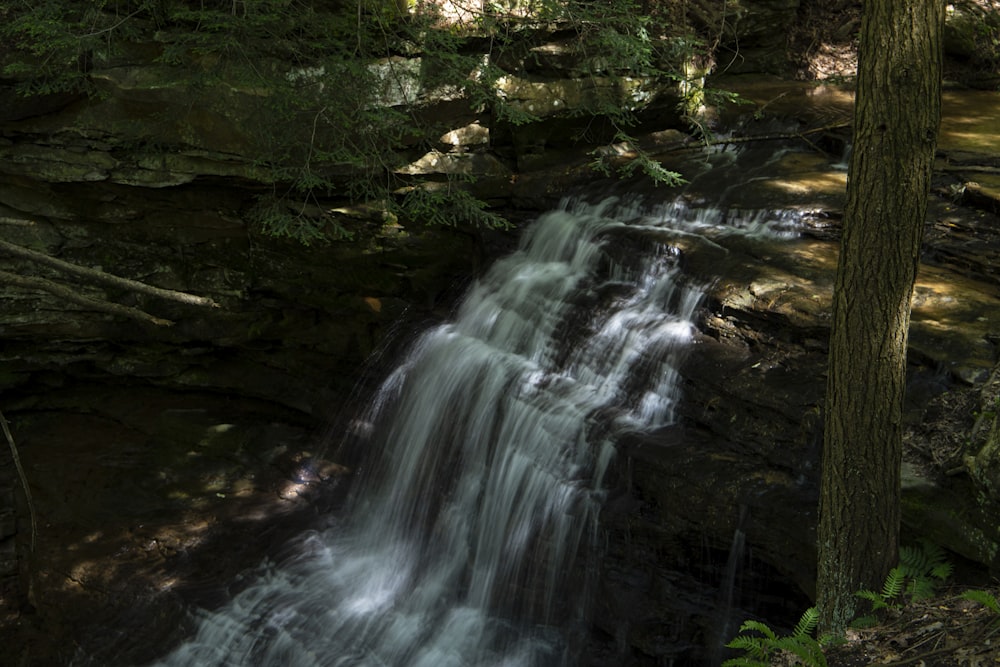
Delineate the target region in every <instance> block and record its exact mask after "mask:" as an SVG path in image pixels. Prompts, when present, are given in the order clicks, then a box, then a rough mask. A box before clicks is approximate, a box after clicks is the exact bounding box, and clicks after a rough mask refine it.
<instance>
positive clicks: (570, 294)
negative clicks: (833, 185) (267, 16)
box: [158, 200, 753, 667]
mask: <svg viewBox="0 0 1000 667" xmlns="http://www.w3.org/2000/svg"><path fill="white" fill-rule="evenodd" d="M736 217H737V218H739V216H736ZM678 220H679V221H680V222H679V223H678V224H680V225H681V228H682V230H683V229H684V228H687V229H689V230H690V231H686V232H685V231H681V232H680V233H682V234H691V233H696V234H697V233H701V232H702V231H703V228H704V227H706V226H712V225H713V224H717V223H718V221H717V220H716V221H708V220H706V219H705V218H704V216H702V215H701V214H698V215H692V214H686V213H685V212H684V209H683V206H681V207H680V208H676V207H675V209H672V210H671V211H660V212H659V213H657V214H655V215H650V214H649V213H648V212H646V213H642V212H641V211H639V209H638V208H636V207H630V206H624V205H621V204H620V203H618V202H616V201H613V200H608V201H605V202H604V203H602V204H600V205H598V206H592V205H588V204H584V203H580V202H570V203H566V204H564V206H563V207H562V208H561V209H559V210H556V211H553V212H551V213H548V214H546V215H544V216H542V217H541V218H540V219H539V220H538V222H536V223H535V224H534V225H533V226H532V227H531V228H530V229H529V230H528V232H527V233H526V235H525V237H524V239H523V241H522V244H521V248H520V249H519V250H518V251H517V252H515V253H513V254H512V255H511V256H509V257H507V258H506V259H503V260H500V261H499V262H497V263H496V264H495V266H494V267H493V268H492V269H491V270H490V271H489V272H488V274H487V275H486V276H485V277H484V278H483V279H481V280H480V281H479V282H478V283H477V284H476V285H475V286H474V288H473V289H472V290H471V291H470V293H469V294H468V296H467V297H466V298H465V300H464V302H463V303H462V305H461V307H460V309H459V311H458V313H457V316H456V317H455V319H454V320H453V321H452V322H449V323H446V324H443V325H441V326H438V327H437V328H434V329H433V330H431V331H429V332H427V333H426V334H424V335H423V336H422V337H421V338H420V339H419V340H418V341H417V342H416V343H415V345H414V346H413V349H412V350H411V351H410V353H409V355H408V356H407V358H406V359H405V361H404V362H403V363H402V364H401V365H400V366H399V367H398V368H397V369H396V370H395V371H394V372H393V373H392V374H391V375H390V376H389V378H388V379H387V380H386V381H385V383H384V385H383V386H382V388H381V390H380V391H379V393H378V395H377V396H376V398H375V400H374V401H373V402H372V407H371V408H370V410H369V412H368V414H366V415H364V416H363V418H361V419H359V420H358V421H357V422H356V423H355V431H356V434H355V436H354V438H355V439H357V440H359V441H360V443H361V444H362V445H363V447H364V448H365V450H366V454H365V456H364V457H363V460H364V463H363V464H362V465H361V466H360V469H359V471H358V479H356V480H355V482H354V484H355V486H354V488H353V490H352V500H351V501H350V503H349V504H348V507H347V508H346V511H345V513H344V516H345V517H346V518H345V519H343V520H342V521H338V522H335V523H334V524H333V525H331V526H330V527H328V528H326V529H325V530H322V531H315V532H312V533H310V534H308V535H304V536H303V537H302V538H301V539H300V540H299V542H298V543H297V544H296V545H295V547H294V553H295V555H294V556H293V557H291V558H290V559H288V560H287V561H286V562H283V563H281V564H280V565H279V566H275V567H272V568H269V569H267V570H266V571H264V572H263V573H262V574H261V576H260V577H259V579H258V580H257V581H256V582H255V583H253V584H251V585H250V586H249V587H248V588H246V589H245V590H244V591H242V592H241V593H239V594H238V595H237V596H236V597H235V598H233V599H232V600H231V601H230V602H229V603H228V604H226V605H225V606H224V607H222V608H221V609H219V610H217V611H214V612H212V613H210V614H206V615H205V616H204V617H203V618H202V619H200V622H199V626H198V630H197V632H196V634H195V636H194V637H193V638H191V639H189V640H188V641H187V642H186V643H184V644H183V645H182V646H180V647H179V648H177V649H175V651H174V652H173V653H172V654H171V655H170V656H168V657H167V658H165V659H164V660H163V661H161V662H160V663H158V664H160V665H165V666H166V665H199V666H202V665H241V666H247V665H256V666H278V665H280V666H282V667H292V666H315V665H338V666H340V665H361V666H365V667H368V666H392V667H401V666H404V665H405V666H407V667H411V666H414V667H445V666H448V665H455V666H460V665H461V666H480V665H498V666H500V665H504V666H507V665H509V666H515V665H517V666H522V665H523V666H528V665H538V666H542V665H544V666H546V667H549V666H552V665H559V664H563V665H574V664H577V662H578V653H579V651H580V650H581V647H582V646H583V642H584V641H585V638H586V637H585V635H586V626H587V602H588V597H589V591H588V587H589V584H590V583H591V580H592V578H593V577H592V575H593V572H594V569H595V568H594V563H593V561H592V556H593V554H594V553H595V550H596V543H597V540H596V537H597V533H596V528H597V518H598V513H599V510H600V507H601V503H602V499H603V484H602V482H603V479H604V477H605V473H606V471H607V469H608V466H609V463H610V461H611V459H612V456H613V453H614V449H615V442H616V440H617V438H618V437H619V436H620V435H621V434H622V433H624V432H627V431H635V430H644V429H652V428H656V427H659V426H663V425H666V424H670V423H672V421H673V419H674V405H675V403H676V401H677V399H678V384H679V382H678V375H677V365H678V361H679V358H680V356H681V355H683V353H684V350H685V348H686V347H687V346H688V345H689V343H690V342H691V340H692V335H693V333H694V328H693V325H692V323H691V322H692V317H693V314H694V312H695V309H696V308H697V306H698V304H699V302H700V299H701V297H702V292H701V290H700V289H699V288H698V287H697V286H694V285H691V284H689V283H686V282H685V281H684V280H683V278H682V275H681V273H680V271H679V268H678V264H679V261H678V252H677V251H676V250H675V249H674V248H672V247H671V246H669V245H667V244H665V243H663V242H662V238H663V237H664V236H665V234H664V225H665V224H674V222H676V221H678ZM740 220H742V218H740ZM737 222H739V221H737ZM750 222H752V221H750ZM743 223H746V224H743ZM743 223H739V224H737V227H740V226H741V225H742V226H743V227H747V228H752V227H753V225H752V224H750V223H749V222H747V221H746V220H743ZM671 233H673V234H676V233H678V232H671ZM657 239H661V240H659V241H658V240H657Z"/></svg>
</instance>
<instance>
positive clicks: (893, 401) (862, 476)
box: [817, 0, 944, 630]
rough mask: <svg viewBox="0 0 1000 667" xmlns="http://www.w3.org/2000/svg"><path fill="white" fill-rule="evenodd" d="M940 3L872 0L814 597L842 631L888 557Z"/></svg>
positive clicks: (838, 304)
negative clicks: (861, 591)
mask: <svg viewBox="0 0 1000 667" xmlns="http://www.w3.org/2000/svg"><path fill="white" fill-rule="evenodd" d="M943 7H944V6H943V4H942V3H941V2H940V0H869V2H867V3H866V5H865V15H864V19H863V21H862V28H861V52H860V54H859V67H858V90H857V99H856V103H855V104H856V107H855V120H854V152H853V155H852V157H851V162H850V171H849V176H848V187H847V208H846V211H845V220H844V236H843V241H842V245H841V255H840V261H839V265H838V270H837V282H836V287H835V296H834V304H833V330H832V333H831V339H830V361H829V363H830V367H829V375H828V383H827V397H826V415H825V439H824V451H823V473H822V483H821V491H820V523H819V533H818V539H819V544H818V549H819V572H818V580H817V590H818V596H819V600H818V602H819V607H820V612H821V615H822V618H823V623H824V624H825V625H826V626H827V627H828V628H830V629H834V630H836V629H839V628H842V627H844V625H845V624H846V623H847V622H849V621H850V620H851V618H852V616H853V614H854V607H855V603H856V601H857V598H856V597H855V596H854V592H855V591H857V590H858V589H861V588H874V589H876V590H877V589H879V588H880V586H881V582H882V579H883V578H884V577H885V575H886V573H887V572H888V570H889V568H891V567H892V566H893V565H894V564H895V562H896V560H897V548H898V539H899V525H900V497H899V489H900V464H901V458H902V429H901V421H902V417H901V410H902V401H903V395H904V390H905V363H906V344H907V331H908V327H909V320H910V299H911V296H912V293H913V285H914V280H915V277H916V271H917V264H918V261H919V252H920V244H921V240H922V236H923V228H924V221H925V216H926V210H927V196H928V191H929V186H930V176H931V167H932V161H933V159H934V149H935V144H936V139H937V130H938V124H939V119H940V87H941V84H940V82H941V37H940V35H941V25H942V22H943Z"/></svg>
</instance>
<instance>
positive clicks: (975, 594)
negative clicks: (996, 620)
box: [962, 590, 1000, 615]
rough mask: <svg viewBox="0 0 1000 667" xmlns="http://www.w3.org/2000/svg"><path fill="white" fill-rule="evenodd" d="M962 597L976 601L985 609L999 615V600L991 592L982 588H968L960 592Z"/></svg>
mask: <svg viewBox="0 0 1000 667" xmlns="http://www.w3.org/2000/svg"><path fill="white" fill-rule="evenodd" d="M962 597H963V598H965V599H966V600H971V601H973V602H978V603H979V604H981V605H983V606H984V607H986V608H987V609H990V610H992V611H993V613H995V614H998V615H1000V601H998V600H997V597H996V596H995V595H993V594H992V593H988V592H986V591H982V590H968V591H965V592H964V593H962Z"/></svg>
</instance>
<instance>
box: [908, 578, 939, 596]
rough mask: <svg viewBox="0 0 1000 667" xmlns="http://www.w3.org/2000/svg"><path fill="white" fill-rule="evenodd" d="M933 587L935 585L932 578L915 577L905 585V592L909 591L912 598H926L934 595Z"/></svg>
mask: <svg viewBox="0 0 1000 667" xmlns="http://www.w3.org/2000/svg"><path fill="white" fill-rule="evenodd" d="M935 588H936V586H935V585H934V581H933V580H932V579H929V578H927V577H917V578H916V579H912V580H911V581H910V583H909V584H908V585H907V586H906V592H907V593H909V595H910V599H912V600H926V599H927V598H931V597H934V590H935Z"/></svg>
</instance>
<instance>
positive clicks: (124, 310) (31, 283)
mask: <svg viewBox="0 0 1000 667" xmlns="http://www.w3.org/2000/svg"><path fill="white" fill-rule="evenodd" d="M0 281H2V282H7V283H10V284H11V285H15V286H17V287H23V288H26V289H37V290H43V291H45V292H49V293H50V294H54V295H56V296H58V297H59V298H61V299H66V300H67V301H72V302H73V303H77V304H80V305H82V306H85V307H87V308H92V309H94V310H98V311H101V312H105V313H111V314H112V315H118V316H120V317H128V318H130V319H133V320H139V321H140V322H145V323H147V324H155V325H157V326H161V327H169V326H173V324H174V323H173V322H172V321H170V320H164V319H161V318H159V317H154V316H153V315H150V314H149V313H147V312H145V311H142V310H139V309H138V308H132V307H130V306H123V305H121V304H117V303H111V302H109V301H100V300H98V299H94V298H92V297H89V296H84V295H83V294H80V293H79V292H74V291H73V290H71V289H70V288H68V287H66V286H64V285H60V284H59V283H54V282H52V281H51V280H47V279H45V278H37V277H33V276H21V275H18V274H16V273H10V272H9V271H0Z"/></svg>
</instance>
